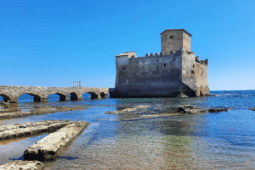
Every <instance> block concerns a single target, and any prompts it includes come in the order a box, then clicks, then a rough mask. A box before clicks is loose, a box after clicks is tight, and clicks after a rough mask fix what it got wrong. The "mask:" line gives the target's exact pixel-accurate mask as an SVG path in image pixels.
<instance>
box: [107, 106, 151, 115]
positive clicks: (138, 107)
mask: <svg viewBox="0 0 255 170" xmlns="http://www.w3.org/2000/svg"><path fill="white" fill-rule="evenodd" d="M149 107H150V106H149V105H139V106H135V107H131V108H127V109H123V110H117V111H109V112H106V114H120V113H126V112H133V111H136V110H140V109H147V108H149Z"/></svg>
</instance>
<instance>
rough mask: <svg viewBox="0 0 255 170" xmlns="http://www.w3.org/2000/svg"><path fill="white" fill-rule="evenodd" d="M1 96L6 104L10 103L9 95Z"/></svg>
mask: <svg viewBox="0 0 255 170" xmlns="http://www.w3.org/2000/svg"><path fill="white" fill-rule="evenodd" d="M0 96H1V97H2V98H3V101H4V102H8V101H10V97H9V96H7V95H5V94H0Z"/></svg>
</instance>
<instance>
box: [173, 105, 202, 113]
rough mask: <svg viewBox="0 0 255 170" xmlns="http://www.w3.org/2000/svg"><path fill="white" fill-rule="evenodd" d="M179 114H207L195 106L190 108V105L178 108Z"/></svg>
mask: <svg viewBox="0 0 255 170" xmlns="http://www.w3.org/2000/svg"><path fill="white" fill-rule="evenodd" d="M178 112H179V113H190V114H194V113H202V112H207V109H201V108H199V107H197V106H192V105H184V106H181V107H179V108H178Z"/></svg>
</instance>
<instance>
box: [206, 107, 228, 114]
mask: <svg viewBox="0 0 255 170" xmlns="http://www.w3.org/2000/svg"><path fill="white" fill-rule="evenodd" d="M228 110H229V109H228V108H212V109H208V112H210V113H218V112H224V111H225V112H226V111H228Z"/></svg>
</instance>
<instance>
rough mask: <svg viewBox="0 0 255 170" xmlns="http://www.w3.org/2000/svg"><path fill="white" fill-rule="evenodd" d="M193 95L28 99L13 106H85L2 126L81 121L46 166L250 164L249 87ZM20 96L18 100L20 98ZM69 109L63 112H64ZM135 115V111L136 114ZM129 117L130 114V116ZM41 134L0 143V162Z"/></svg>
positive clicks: (252, 100)
mask: <svg viewBox="0 0 255 170" xmlns="http://www.w3.org/2000/svg"><path fill="white" fill-rule="evenodd" d="M211 94H213V95H215V96H209V97H199V98H149V99H146V98H145V99H109V98H108V99H102V100H90V99H86V100H82V101H73V102H72V101H68V102H57V101H56V102H54V100H52V102H48V103H32V102H28V101H29V100H30V99H27V98H25V99H20V101H21V102H20V103H19V107H21V108H33V107H35V106H44V105H52V106H74V105H88V106H89V107H90V108H89V109H85V110H79V111H72V112H71V113H72V114H66V113H67V112H60V113H54V114H47V115H39V116H31V117H25V118H18V119H10V120H2V121H1V124H2V125H7V124H14V123H18V122H28V121H40V120H51V119H63V120H67V119H71V120H73V121H77V120H85V121H88V122H90V125H89V127H88V128H87V129H86V130H85V131H84V132H83V133H82V135H81V136H80V137H79V138H78V139H77V140H76V141H75V142H73V143H72V145H70V146H69V148H68V149H67V150H66V151H65V152H64V153H63V154H62V155H61V156H60V157H59V158H58V159H57V160H56V161H53V162H45V164H46V169H84V168H88V169H91V168H95V169H110V168H111V169H118V168H119V169H185V168H186V169H254V166H255V163H254V162H255V152H254V151H255V126H254V121H255V112H254V111H251V110H248V108H251V107H255V91H212V92H211ZM22 100H23V101H24V102H22ZM186 104H191V105H197V106H199V107H201V108H211V107H228V108H231V109H230V110H229V111H228V112H220V113H204V114H196V115H178V116H171V117H158V118H142V117H139V115H144V114H157V113H167V112H170V111H171V107H173V106H177V105H186ZM135 105H150V106H151V109H149V110H147V111H144V112H139V113H136V115H133V118H135V119H130V118H129V119H123V115H109V114H105V112H107V111H114V110H117V109H119V106H135ZM68 113H69V112H68ZM137 115H138V116H137ZM131 118H132V116H131ZM45 135H46V134H43V135H40V136H36V137H31V138H26V139H23V140H19V141H15V142H11V143H7V144H1V145H0V164H4V163H6V162H8V161H10V160H13V159H22V154H23V151H24V150H25V149H27V148H28V147H29V146H30V145H32V144H33V143H34V142H35V141H38V140H39V139H41V138H43V137H44V136H45Z"/></svg>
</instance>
